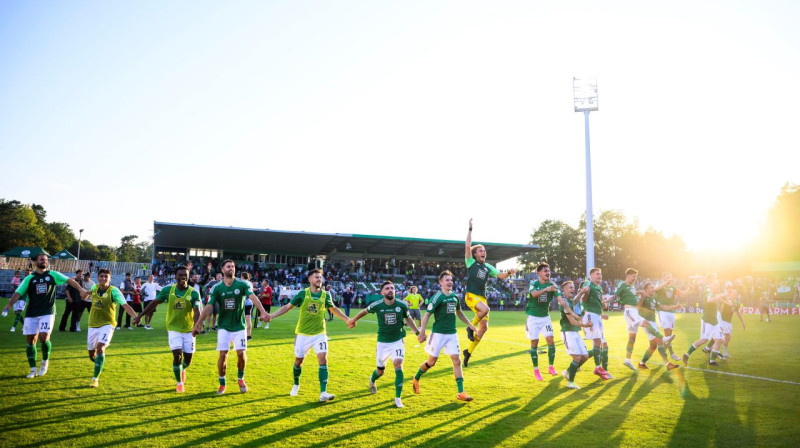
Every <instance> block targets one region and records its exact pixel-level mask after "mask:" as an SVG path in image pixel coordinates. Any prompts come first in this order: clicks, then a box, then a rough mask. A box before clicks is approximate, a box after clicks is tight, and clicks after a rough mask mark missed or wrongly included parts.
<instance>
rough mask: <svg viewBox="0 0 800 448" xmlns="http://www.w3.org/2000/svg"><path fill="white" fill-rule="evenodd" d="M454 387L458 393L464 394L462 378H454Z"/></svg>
mask: <svg viewBox="0 0 800 448" xmlns="http://www.w3.org/2000/svg"><path fill="white" fill-rule="evenodd" d="M456 387H458V393H461V392H464V378H456Z"/></svg>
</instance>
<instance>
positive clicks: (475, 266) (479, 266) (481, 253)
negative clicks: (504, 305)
mask: <svg viewBox="0 0 800 448" xmlns="http://www.w3.org/2000/svg"><path fill="white" fill-rule="evenodd" d="M464 261H465V262H466V263H467V293H466V295H465V296H464V303H466V304H467V306H468V307H469V309H471V310H472V311H473V312H474V313H475V318H474V319H473V320H472V325H471V326H469V327H467V338H468V339H469V340H470V341H472V342H471V343H470V344H469V347H468V348H466V349H465V350H464V367H467V366H468V365H469V358H470V357H471V356H472V352H474V351H475V347H477V346H478V343H480V342H481V338H482V337H483V335H484V334H486V331H487V330H488V329H489V303H488V302H487V301H486V282H488V281H489V276H492V277H497V278H499V279H505V278H508V277H509V276H510V275H513V274H514V273H515V272H516V271H515V270H514V269H511V270H510V271H508V272H503V273H501V272H500V271H498V270H497V269H496V268H495V267H494V266H492V265H490V264H489V263H487V262H486V248H485V247H483V245H482V244H476V245H474V246H472V218H470V220H469V232H467V240H466V242H465V244H464ZM476 325H478V330H477V331H475V330H473V328H475V326H476Z"/></svg>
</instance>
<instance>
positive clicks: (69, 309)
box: [58, 269, 83, 332]
mask: <svg viewBox="0 0 800 448" xmlns="http://www.w3.org/2000/svg"><path fill="white" fill-rule="evenodd" d="M82 274H83V270H82V269H78V270H77V271H75V277H73V279H74V280H75V281H76V282H77V283H78V284H79V285H81V286H82V285H83V283H82V281H83V275H82ZM66 294H67V298H66V300H67V304H66V307H65V308H64V314H63V315H62V316H61V323H60V324H59V325H58V331H66V329H67V322H70V324H69V331H71V332H75V331H78V330H77V324H78V320H77V319H76V317H77V318H78V319H80V318H81V314H80V311H83V301H82V300H81V295H80V294H78V290H77V289H75V288H73V287H72V286H71V285H67V291H66ZM70 315H71V317H72V319H71V321H70Z"/></svg>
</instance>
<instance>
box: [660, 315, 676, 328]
mask: <svg viewBox="0 0 800 448" xmlns="http://www.w3.org/2000/svg"><path fill="white" fill-rule="evenodd" d="M658 321H659V322H661V328H662V329H664V328H669V329H670V330H672V329H673V328H675V313H673V312H672V311H659V312H658Z"/></svg>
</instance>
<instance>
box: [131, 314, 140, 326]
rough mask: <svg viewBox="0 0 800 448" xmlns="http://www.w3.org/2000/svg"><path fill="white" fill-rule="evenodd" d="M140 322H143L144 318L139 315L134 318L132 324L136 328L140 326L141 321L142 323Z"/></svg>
mask: <svg viewBox="0 0 800 448" xmlns="http://www.w3.org/2000/svg"><path fill="white" fill-rule="evenodd" d="M140 320H142V316H140V315H137V316H136V317H134V318H133V321H132V322H131V323H132V324H133V326H134V327H135V326H137V325H139V321H140Z"/></svg>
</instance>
